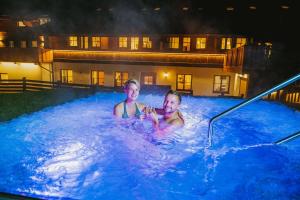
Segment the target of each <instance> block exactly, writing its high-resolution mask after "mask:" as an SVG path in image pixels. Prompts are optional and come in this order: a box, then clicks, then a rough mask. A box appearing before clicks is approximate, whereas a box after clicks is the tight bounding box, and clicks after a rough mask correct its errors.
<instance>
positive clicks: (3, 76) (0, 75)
mask: <svg viewBox="0 0 300 200" xmlns="http://www.w3.org/2000/svg"><path fill="white" fill-rule="evenodd" d="M3 80H8V74H7V73H0V81H3Z"/></svg>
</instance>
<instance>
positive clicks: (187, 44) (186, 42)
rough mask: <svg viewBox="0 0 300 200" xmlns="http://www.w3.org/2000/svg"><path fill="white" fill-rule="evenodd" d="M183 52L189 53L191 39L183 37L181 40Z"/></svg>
mask: <svg viewBox="0 0 300 200" xmlns="http://www.w3.org/2000/svg"><path fill="white" fill-rule="evenodd" d="M182 50H183V51H190V50H191V38H189V37H184V38H183V49H182Z"/></svg>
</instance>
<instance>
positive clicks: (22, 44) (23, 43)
mask: <svg viewBox="0 0 300 200" xmlns="http://www.w3.org/2000/svg"><path fill="white" fill-rule="evenodd" d="M26 46H27V44H26V41H24V40H22V41H21V48H26Z"/></svg>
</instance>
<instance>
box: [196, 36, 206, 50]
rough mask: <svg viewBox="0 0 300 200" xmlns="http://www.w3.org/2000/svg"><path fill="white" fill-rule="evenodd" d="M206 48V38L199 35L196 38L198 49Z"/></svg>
mask: <svg viewBox="0 0 300 200" xmlns="http://www.w3.org/2000/svg"><path fill="white" fill-rule="evenodd" d="M205 48H206V38H205V37H199V38H196V49H205Z"/></svg>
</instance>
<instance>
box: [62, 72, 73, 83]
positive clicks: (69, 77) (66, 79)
mask: <svg viewBox="0 0 300 200" xmlns="http://www.w3.org/2000/svg"><path fill="white" fill-rule="evenodd" d="M61 82H62V83H73V71H72V70H70V69H62V70H61Z"/></svg>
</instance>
